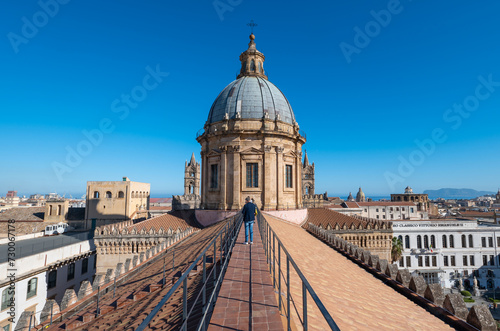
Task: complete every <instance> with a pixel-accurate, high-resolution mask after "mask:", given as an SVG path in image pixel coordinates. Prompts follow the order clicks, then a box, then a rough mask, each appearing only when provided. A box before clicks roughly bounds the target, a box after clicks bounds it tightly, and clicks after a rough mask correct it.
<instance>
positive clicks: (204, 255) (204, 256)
mask: <svg viewBox="0 0 500 331" xmlns="http://www.w3.org/2000/svg"><path fill="white" fill-rule="evenodd" d="M206 281H207V254H203V284H205V282H206ZM202 300H203V301H202V302H203V312H205V303H206V302H207V287H206V286H203V295H202Z"/></svg>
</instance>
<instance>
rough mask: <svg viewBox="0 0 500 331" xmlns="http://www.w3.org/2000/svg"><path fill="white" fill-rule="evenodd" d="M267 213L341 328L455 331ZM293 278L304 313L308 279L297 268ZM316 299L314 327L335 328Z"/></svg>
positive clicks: (312, 311)
mask: <svg viewBox="0 0 500 331" xmlns="http://www.w3.org/2000/svg"><path fill="white" fill-rule="evenodd" d="M331 212H332V213H335V212H333V211H331ZM265 217H266V219H267V220H268V222H269V224H270V225H271V228H272V229H273V230H274V231H275V232H276V234H277V235H278V237H279V238H280V240H281V241H282V243H283V245H284V246H285V248H286V249H287V250H288V252H289V254H290V255H291V256H292V258H293V259H294V261H295V263H296V264H297V265H298V267H299V268H300V270H301V271H302V273H303V274H304V276H305V277H306V278H307V280H308V282H309V283H310V285H311V286H312V288H313V289H314V291H315V292H316V294H317V295H318V297H319V299H320V300H321V301H322V303H323V304H324V306H325V308H326V309H327V310H328V312H329V313H330V314H331V316H332V318H333V319H334V320H335V322H336V323H337V325H338V326H339V328H340V329H341V330H452V328H451V327H450V326H448V325H447V324H445V323H444V322H443V321H441V320H440V319H438V318H437V317H435V316H434V315H431V314H430V313H429V312H427V311H426V310H425V309H423V308H421V307H420V306H418V305H417V304H415V303H413V302H412V301H410V300H408V299H407V298H406V297H404V296H403V295H401V294H399V293H398V292H396V291H395V290H394V289H392V288H391V287H389V286H387V285H385V284H384V283H383V282H382V281H380V280H379V279H377V278H375V277H373V275H371V274H370V273H368V272H367V271H365V270H364V269H363V268H361V267H359V266H358V265H356V264H355V263H353V262H351V261H350V260H349V259H347V258H346V257H345V256H343V255H342V254H340V253H338V252H337V251H335V250H334V249H331V248H329V247H328V246H326V245H325V244H324V243H323V242H321V241H320V240H318V239H317V238H315V237H313V236H312V235H310V234H309V233H307V232H306V231H305V229H302V228H300V227H298V226H294V225H291V224H288V223H285V222H281V221H279V220H278V219H276V218H273V217H272V216H269V215H266V216H265ZM283 265H286V264H283V263H282V266H283ZM282 268H285V270H284V272H286V266H283V267H282ZM290 280H291V292H292V297H293V298H294V302H295V304H296V305H297V307H296V309H297V311H299V312H302V309H303V308H302V284H301V282H300V279H299V278H298V277H297V276H296V274H295V272H294V271H293V268H292V271H291V275H290ZM310 302H311V301H310V299H308V310H309V312H308V314H309V316H315V317H314V318H309V319H308V320H309V323H310V325H309V329H311V330H329V327H328V325H326V323H325V322H324V319H323V317H322V315H321V313H320V312H319V310H318V309H317V308H316V306H315V305H314V304H312V303H310ZM295 324H296V325H300V321H297V320H296V322H295Z"/></svg>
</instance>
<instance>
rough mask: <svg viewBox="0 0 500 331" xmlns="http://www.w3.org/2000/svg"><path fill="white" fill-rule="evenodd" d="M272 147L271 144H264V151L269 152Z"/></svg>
mask: <svg viewBox="0 0 500 331" xmlns="http://www.w3.org/2000/svg"><path fill="white" fill-rule="evenodd" d="M272 148H273V146H269V145H266V146H264V152H266V153H269V152H271V149H272Z"/></svg>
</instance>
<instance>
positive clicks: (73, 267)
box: [0, 240, 96, 331]
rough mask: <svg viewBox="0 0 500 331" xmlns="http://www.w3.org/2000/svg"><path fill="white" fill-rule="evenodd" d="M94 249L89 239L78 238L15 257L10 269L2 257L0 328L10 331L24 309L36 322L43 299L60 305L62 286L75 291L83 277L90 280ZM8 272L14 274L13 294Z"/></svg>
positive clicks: (64, 288) (93, 263)
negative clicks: (51, 247) (69, 242)
mask: <svg viewBox="0 0 500 331" xmlns="http://www.w3.org/2000/svg"><path fill="white" fill-rule="evenodd" d="M94 251H95V248H93V244H92V243H91V242H90V241H89V240H86V241H81V242H78V243H75V244H71V245H67V246H64V247H60V248H56V249H52V250H47V251H43V252H40V253H37V254H33V255H30V256H26V257H22V258H19V259H15V265H14V268H12V267H11V266H9V265H8V263H9V261H5V259H4V256H2V259H1V260H0V294H1V307H0V330H1V331H12V330H14V329H15V325H16V323H17V321H18V320H19V317H20V316H21V314H22V313H23V312H24V311H31V312H33V313H34V320H33V324H32V326H34V325H36V324H38V323H39V322H40V313H41V312H42V309H43V307H44V305H45V301H46V300H47V299H54V300H56V301H57V303H58V304H59V305H60V304H61V301H62V298H63V296H64V292H65V291H66V289H69V288H73V289H75V291H76V293H78V290H79V288H80V284H81V283H82V282H83V281H84V280H89V281H90V282H92V280H93V277H94V275H95V269H96V268H95V262H96V255H95V254H93V252H94ZM2 252H3V251H2ZM2 255H3V254H2ZM6 256H7V255H5V257H6ZM12 274H14V275H15V287H14V292H15V294H14V295H13V296H12V293H13V292H12V288H11V284H10V276H11V275H12ZM11 302H14V305H15V306H13V307H12V304H11ZM12 311H14V312H15V317H14V323H12V322H11V321H10V318H11V315H10V313H11V312H12Z"/></svg>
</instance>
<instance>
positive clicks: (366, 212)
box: [329, 201, 429, 221]
mask: <svg viewBox="0 0 500 331" xmlns="http://www.w3.org/2000/svg"><path fill="white" fill-rule="evenodd" d="M331 207H332V206H329V208H331ZM340 207H342V208H343V209H339V208H336V209H335V211H338V212H339V213H343V214H347V215H358V216H362V217H368V218H373V219H380V220H387V221H392V220H404V219H408V220H419V219H429V215H428V213H427V212H426V211H421V210H419V209H418V205H417V204H416V203H415V202H399V201H395V202H392V201H366V202H356V201H350V202H342V203H341V204H340Z"/></svg>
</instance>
